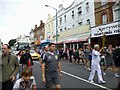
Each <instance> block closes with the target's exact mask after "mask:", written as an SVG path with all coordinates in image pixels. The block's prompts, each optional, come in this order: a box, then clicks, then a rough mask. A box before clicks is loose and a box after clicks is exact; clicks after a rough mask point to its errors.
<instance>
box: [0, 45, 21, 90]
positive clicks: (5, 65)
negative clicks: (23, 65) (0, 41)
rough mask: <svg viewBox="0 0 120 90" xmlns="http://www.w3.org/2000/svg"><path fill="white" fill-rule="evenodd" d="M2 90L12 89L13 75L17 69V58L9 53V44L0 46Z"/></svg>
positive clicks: (14, 75)
mask: <svg viewBox="0 0 120 90" xmlns="http://www.w3.org/2000/svg"><path fill="white" fill-rule="evenodd" d="M1 59H2V90H12V88H13V83H14V80H15V77H16V75H17V73H18V70H19V63H18V58H17V56H16V55H14V54H12V53H10V51H9V45H8V44H4V45H3V47H2V58H1Z"/></svg>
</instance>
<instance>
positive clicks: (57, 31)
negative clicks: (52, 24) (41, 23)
mask: <svg viewBox="0 0 120 90" xmlns="http://www.w3.org/2000/svg"><path fill="white" fill-rule="evenodd" d="M45 6H46V7H50V8H52V9H54V10H55V11H56V44H57V43H58V30H57V9H56V8H54V7H51V6H49V5H45Z"/></svg>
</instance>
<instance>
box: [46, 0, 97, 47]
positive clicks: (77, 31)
mask: <svg viewBox="0 0 120 90" xmlns="http://www.w3.org/2000/svg"><path fill="white" fill-rule="evenodd" d="M57 11H58V12H57V31H58V34H59V35H58V41H57V42H58V43H57V44H59V45H60V46H62V47H63V46H64V47H69V48H75V49H76V48H80V47H81V46H82V45H84V44H86V43H88V41H89V40H88V39H89V37H90V27H93V26H95V16H94V0H74V1H73V3H72V4H71V5H70V6H68V7H67V8H64V6H63V5H62V4H60V5H59V10H57ZM52 20H53V22H52V21H51V20H50V21H51V22H47V25H49V26H48V27H50V25H52V26H53V31H51V30H50V31H51V32H53V33H52V34H51V35H52V41H53V42H56V40H57V38H56V36H55V35H56V15H55V16H54V17H53V19H52ZM46 29H47V28H46ZM49 29H50V28H49ZM51 29H52V28H51ZM46 31H47V30H46ZM50 39H51V38H50Z"/></svg>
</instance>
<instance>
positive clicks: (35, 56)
mask: <svg viewBox="0 0 120 90" xmlns="http://www.w3.org/2000/svg"><path fill="white" fill-rule="evenodd" d="M30 55H31V56H32V59H33V60H39V59H40V55H39V54H38V53H37V52H36V51H35V50H30Z"/></svg>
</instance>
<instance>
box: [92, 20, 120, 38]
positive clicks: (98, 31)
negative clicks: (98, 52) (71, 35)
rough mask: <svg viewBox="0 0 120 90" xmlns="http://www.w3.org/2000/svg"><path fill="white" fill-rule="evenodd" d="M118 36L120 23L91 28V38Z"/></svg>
mask: <svg viewBox="0 0 120 90" xmlns="http://www.w3.org/2000/svg"><path fill="white" fill-rule="evenodd" d="M103 34H105V35H106V36H107V35H116V34H120V21H119V22H114V23H110V24H107V25H102V26H98V27H93V28H91V37H100V36H103Z"/></svg>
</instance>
